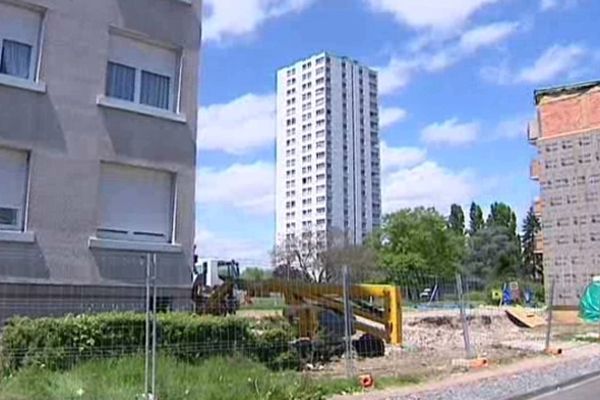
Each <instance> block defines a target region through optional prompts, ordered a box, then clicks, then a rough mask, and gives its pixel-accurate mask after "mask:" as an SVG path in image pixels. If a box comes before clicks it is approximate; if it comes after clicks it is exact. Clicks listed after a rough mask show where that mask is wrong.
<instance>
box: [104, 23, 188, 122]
mask: <svg viewBox="0 0 600 400" xmlns="http://www.w3.org/2000/svg"><path fill="white" fill-rule="evenodd" d="M178 53H179V52H178V51H176V50H175V49H173V48H169V47H166V46H161V45H156V44H151V43H149V42H146V41H142V40H137V39H134V38H131V37H129V36H125V35H120V34H117V33H111V35H110V43H109V59H108V64H107V69H106V88H105V94H106V96H108V97H111V98H116V99H119V100H125V101H129V102H133V103H139V104H142V105H144V106H150V107H154V108H160V109H164V110H170V111H177V110H176V108H177V101H176V99H177V98H178V96H179V93H178V91H179V88H177V87H176V84H175V82H177V81H178V79H179V64H180V56H179V54H178Z"/></svg>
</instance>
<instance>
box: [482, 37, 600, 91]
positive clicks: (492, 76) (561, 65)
mask: <svg viewBox="0 0 600 400" xmlns="http://www.w3.org/2000/svg"><path fill="white" fill-rule="evenodd" d="M583 61H588V62H586V63H584V62H583ZM599 62H600V58H599V59H596V58H595V57H594V54H593V53H592V52H591V51H590V50H589V49H587V48H586V47H584V46H582V45H579V44H575V43H572V44H569V45H558V44H556V45H553V46H551V47H549V48H547V49H546V50H545V51H544V52H543V53H542V54H540V56H539V57H538V58H537V59H536V60H535V61H534V62H533V64H532V65H529V66H526V67H523V68H521V69H518V70H514V69H512V68H511V67H510V66H509V65H508V62H507V61H506V60H505V61H503V62H502V63H500V65H498V66H495V65H494V66H487V67H483V68H482V69H481V71H480V74H481V77H482V78H483V79H484V80H486V81H488V82H492V83H496V84H498V85H507V84H516V83H528V84H540V83H548V82H551V81H552V80H554V79H556V78H561V80H562V81H564V80H566V79H568V80H570V79H576V78H578V77H579V76H581V75H582V74H584V73H585V72H589V69H590V67H592V66H593V65H595V64H598V63H599ZM592 68H593V67H592Z"/></svg>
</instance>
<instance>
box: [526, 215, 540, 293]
mask: <svg viewBox="0 0 600 400" xmlns="http://www.w3.org/2000/svg"><path fill="white" fill-rule="evenodd" d="M540 229H541V225H540V221H539V219H538V217H537V216H536V215H535V211H534V210H533V207H530V208H529V211H527V215H526V216H525V218H524V219H523V225H522V231H523V274H524V275H525V277H527V278H530V279H532V280H534V281H536V282H543V273H544V271H543V265H542V255H541V254H538V253H536V252H535V242H536V239H537V238H538V235H539V232H540Z"/></svg>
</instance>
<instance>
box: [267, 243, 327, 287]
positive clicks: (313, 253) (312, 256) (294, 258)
mask: <svg viewBox="0 0 600 400" xmlns="http://www.w3.org/2000/svg"><path fill="white" fill-rule="evenodd" d="M324 239H325V238H322V237H319V236H318V235H317V234H316V233H314V232H312V231H306V232H303V233H302V234H301V235H296V236H294V237H292V238H288V239H286V240H285V241H283V242H282V243H279V244H278V245H277V246H276V247H275V250H274V251H273V254H272V257H273V264H274V266H275V275H276V277H278V278H284V279H298V278H299V279H301V280H306V281H312V282H324V281H326V280H327V274H326V270H325V266H324V265H323V262H322V260H321V253H322V252H323V251H324V250H325V241H324Z"/></svg>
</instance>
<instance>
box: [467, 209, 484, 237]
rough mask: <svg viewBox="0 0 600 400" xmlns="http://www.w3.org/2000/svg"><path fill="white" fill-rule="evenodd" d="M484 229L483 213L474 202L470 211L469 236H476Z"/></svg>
mask: <svg viewBox="0 0 600 400" xmlns="http://www.w3.org/2000/svg"><path fill="white" fill-rule="evenodd" d="M483 227H484V223H483V211H481V207H479V205H478V204H477V203H475V202H472V203H471V208H470V209H469V235H471V236H472V235H475V234H476V233H477V231H479V230H480V229H483Z"/></svg>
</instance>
